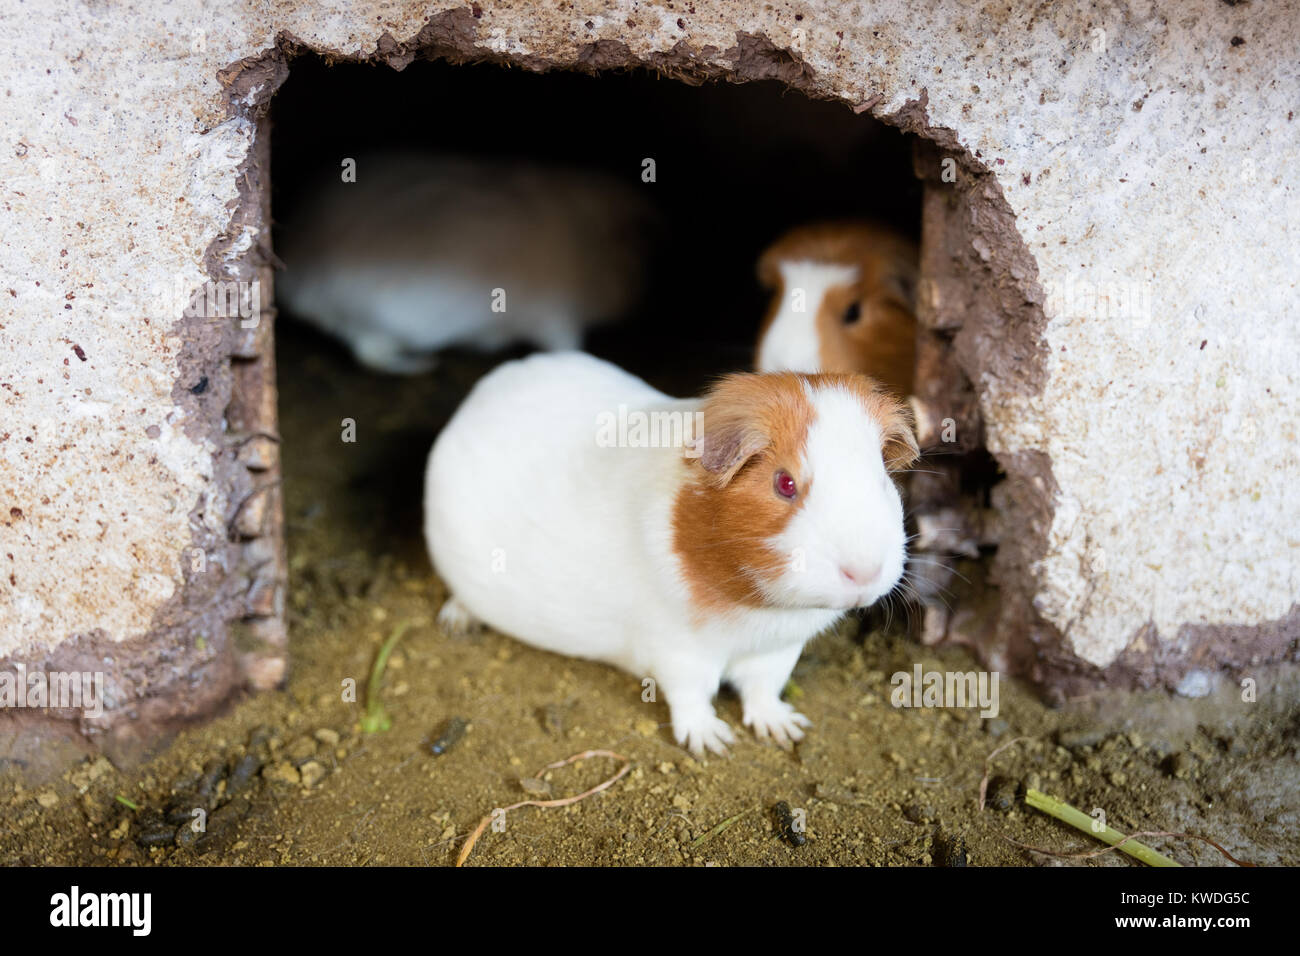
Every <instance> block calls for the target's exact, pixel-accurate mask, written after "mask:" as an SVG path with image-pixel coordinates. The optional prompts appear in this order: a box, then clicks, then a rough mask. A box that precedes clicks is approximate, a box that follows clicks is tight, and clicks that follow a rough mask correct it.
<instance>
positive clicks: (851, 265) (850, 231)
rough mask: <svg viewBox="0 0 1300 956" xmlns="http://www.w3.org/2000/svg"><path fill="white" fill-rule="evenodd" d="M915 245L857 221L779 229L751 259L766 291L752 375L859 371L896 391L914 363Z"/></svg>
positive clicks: (903, 391)
mask: <svg viewBox="0 0 1300 956" xmlns="http://www.w3.org/2000/svg"><path fill="white" fill-rule="evenodd" d="M916 276H917V248H916V244H915V243H913V242H912V241H910V240H909V239H907V238H905V237H903V236H900V235H899V234H897V233H895V232H892V231H890V230H888V229H885V228H882V227H880V226H877V225H873V224H871V223H866V222H824V223H814V224H811V225H807V226H801V227H799V228H797V229H794V230H792V231H791V232H788V233H786V234H785V235H784V236H782V237H781V238H780V239H779V240H777V241H776V242H775V243H773V244H772V246H770V247H769V248H768V249H767V251H765V252H764V253H763V255H762V257H761V258H760V259H759V262H758V278H759V281H760V282H761V283H762V284H763V286H764V288H768V289H771V290H773V296H772V304H771V307H770V308H769V310H768V314H767V317H766V319H765V320H764V322H763V328H762V331H761V333H760V334H759V342H758V353H757V358H756V360H755V366H756V367H757V368H758V370H759V371H761V372H772V371H778V370H781V369H789V370H791V371H796V372H819V371H822V372H863V373H865V374H867V375H870V376H872V377H873V378H875V379H877V380H878V381H881V382H883V383H885V384H886V385H888V386H889V387H890V388H892V389H893V390H894V392H895V393H896V394H897V395H899V396H905V395H908V394H910V392H911V390H912V376H913V370H914V366H915V364H916Z"/></svg>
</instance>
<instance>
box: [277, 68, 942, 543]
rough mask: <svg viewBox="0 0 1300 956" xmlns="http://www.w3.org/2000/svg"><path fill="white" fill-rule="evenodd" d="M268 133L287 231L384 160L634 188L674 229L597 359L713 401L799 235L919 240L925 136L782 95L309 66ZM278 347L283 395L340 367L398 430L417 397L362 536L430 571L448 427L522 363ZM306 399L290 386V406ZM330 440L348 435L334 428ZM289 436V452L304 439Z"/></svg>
mask: <svg viewBox="0 0 1300 956" xmlns="http://www.w3.org/2000/svg"><path fill="white" fill-rule="evenodd" d="M271 120H272V133H273V139H272V177H271V181H272V184H273V192H272V209H273V219H274V222H275V225H276V229H277V230H280V229H282V228H283V226H284V224H285V223H292V222H293V221H294V219H295V217H296V216H299V215H300V214H301V210H302V209H303V208H304V206H305V204H310V203H313V202H318V201H320V199H321V197H322V195H327V194H328V191H330V190H344V189H347V188H348V187H349V184H348V183H346V182H344V181H343V177H342V175H341V165H342V163H343V161H344V160H345V159H348V158H353V159H356V160H357V161H358V163H359V164H360V165H359V166H358V168H357V175H358V176H364V175H365V173H366V171H365V161H366V160H365V158H366V157H368V156H373V155H376V154H380V153H384V152H419V153H422V154H438V155H453V156H460V157H467V158H471V159H510V160H515V159H517V160H522V161H525V162H531V163H539V164H543V165H554V166H557V167H567V168H574V169H580V170H591V171H593V172H603V173H606V174H608V175H610V176H613V177H616V178H620V179H625V180H626V181H627V182H630V183H634V184H637V186H638V188H639V189H641V190H642V191H643V194H644V195H645V196H646V197H647V198H648V199H649V200H650V201H651V203H652V204H653V206H654V209H655V211H656V213H657V216H658V220H659V221H658V224H657V228H656V229H655V235H656V239H655V241H654V244H653V246H652V253H653V254H652V257H651V264H650V274H649V279H648V282H647V283H646V292H645V294H644V295H643V296H642V297H641V300H640V303H639V306H638V307H637V308H636V309H635V310H634V311H633V312H632V313H631V314H630V315H628V316H626V317H625V319H624V320H623V321H620V322H618V323H614V324H609V325H602V326H598V327H596V328H595V329H593V330H591V331H590V333H589V334H588V336H587V338H586V341H585V348H586V349H587V350H588V351H590V352H592V353H594V354H596V355H598V356H601V357H603V358H607V359H609V360H611V361H613V362H615V363H616V364H618V365H620V366H622V367H624V368H626V369H628V370H629V371H631V372H633V373H635V374H637V375H639V376H641V377H643V378H645V379H646V380H648V381H649V382H650V383H651V384H653V385H655V386H656V387H658V388H661V389H663V390H665V391H667V392H669V393H672V394H679V395H690V394H697V393H698V392H699V391H700V390H702V389H703V388H704V387H705V386H706V385H707V384H708V382H709V381H710V380H711V379H713V378H714V377H716V376H717V375H719V374H721V373H725V372H729V371H735V370H744V369H748V368H750V367H752V363H753V360H754V348H755V343H756V340H757V335H758V330H759V324H760V322H761V320H762V317H763V314H764V310H765V307H766V304H767V303H766V298H767V295H768V293H766V292H765V291H764V290H762V289H761V288H760V285H759V283H758V281H757V277H756V273H755V266H756V263H757V260H758V257H759V255H760V253H761V252H762V251H763V249H764V248H765V247H766V246H767V245H769V244H770V243H771V242H772V241H774V240H775V239H776V238H777V237H779V236H780V235H781V234H782V233H784V232H785V231H787V230H788V229H790V228H792V227H794V226H798V225H801V224H804V223H808V222H815V221H819V220H823V219H855V218H865V219H871V220H874V221H877V222H880V223H883V224H887V225H890V226H892V227H894V228H895V229H897V230H899V231H900V232H902V233H904V234H906V235H908V236H909V237H910V238H912V239H913V240H916V239H918V238H919V235H918V234H919V224H920V202H921V188H920V184H919V182H918V181H917V179H916V177H915V176H914V175H913V173H912V169H911V163H912V158H911V153H912V146H911V142H910V137H908V136H907V135H905V134H903V133H901V132H899V131H898V130H895V129H893V128H892V127H889V126H887V125H885V124H883V123H881V122H879V121H877V120H875V119H873V118H871V117H869V116H860V115H855V114H854V113H853V111H852V110H851V109H849V108H848V107H846V106H844V105H843V104H840V103H831V102H822V101H815V100H812V99H809V98H808V97H806V96H803V95H802V94H800V93H797V92H792V91H789V90H788V89H787V88H786V87H784V86H783V85H782V84H779V83H776V82H759V83H747V84H739V85H737V84H729V83H708V84H704V85H702V86H689V85H686V84H684V83H681V82H677V81H674V80H669V79H663V78H659V77H657V76H655V75H654V74H652V73H650V72H647V71H643V70H633V71H627V72H620V73H607V74H602V75H600V76H591V75H585V74H579V73H571V72H563V71H556V72H551V73H547V74H537V73H532V72H527V71H521V70H509V69H504V68H501V67H498V66H493V65H477V66H453V65H450V64H447V63H442V62H428V61H416V62H415V63H413V64H412V65H410V66H409V67H408V68H407V69H406V70H404V71H402V72H400V73H399V72H396V71H393V70H391V69H389V68H388V67H386V66H374V65H366V64H341V65H333V66H330V65H326V64H325V63H324V62H323V61H322V60H320V59H318V58H315V57H306V58H302V59H300V60H297V61H295V62H294V64H293V69H292V71H291V73H290V78H289V80H288V81H287V82H286V83H285V85H284V86H283V88H282V89H281V90H280V92H279V93H277V95H276V98H275V102H274V104H273V112H272V117H271ZM646 160H653V163H654V180H653V181H652V182H645V181H644V178H643V171H644V169H645V162H646ZM277 234H278V232H277ZM276 337H277V355H278V357H277V363H278V367H279V375H280V379H281V381H282V383H284V382H285V381H286V379H287V378H289V377H292V376H297V375H301V374H303V373H304V371H307V370H309V369H310V368H311V367H312V365H313V361H314V360H319V359H322V358H323V357H326V356H328V357H330V358H332V359H339V360H340V362H341V364H342V366H343V367H348V366H349V365H351V366H353V367H348V370H347V372H346V374H345V375H344V376H343V378H339V377H338V375H337V374H335V375H333V376H331V377H330V378H328V379H326V378H324V377H318V378H317V379H315V380H313V385H312V388H311V389H310V394H311V395H312V399H311V401H312V402H313V403H317V402H319V401H320V400H321V398H322V397H323V396H326V395H329V396H335V397H337V398H338V399H339V400H340V401H341V402H342V405H343V406H346V405H347V395H346V393H347V390H349V389H364V390H367V391H369V390H383V391H384V392H385V393H386V394H387V395H389V396H390V397H391V399H392V403H391V405H390V406H389V408H390V412H389V417H390V418H391V417H392V416H393V414H394V412H393V410H394V409H396V408H398V407H401V406H402V402H401V400H400V398H399V396H402V395H404V394H406V393H408V392H411V391H415V392H418V393H419V394H420V395H421V400H420V401H419V402H418V403H417V405H416V408H415V411H414V413H413V414H412V415H411V416H410V417H409V419H408V420H406V421H405V422H404V423H403V425H402V429H401V439H400V440H398V441H395V442H394V443H393V445H392V447H391V450H390V452H389V453H388V454H387V455H385V456H384V458H383V459H382V460H381V461H379V462H377V467H376V469H375V470H374V472H373V473H371V474H369V475H367V476H366V477H365V478H364V481H365V486H364V489H363V492H364V493H363V494H361V495H360V496H359V498H358V504H360V503H361V501H369V500H374V501H382V502H383V510H382V513H367V514H365V515H364V516H363V517H362V521H361V526H360V527H359V528H358V533H359V534H362V535H364V534H366V533H368V532H369V531H372V530H378V531H381V532H382V533H384V534H385V535H402V536H405V539H409V540H404V546H403V551H404V552H405V553H407V554H408V555H409V556H410V557H411V559H412V560H416V555H418V552H419V550H420V548H421V547H422V545H421V541H420V535H419V531H418V529H419V527H420V510H419V509H420V488H421V481H422V469H423V466H424V459H425V455H426V453H427V450H428V448H429V447H430V446H431V444H432V442H433V439H434V437H435V436H436V433H437V430H438V429H439V428H440V427H441V425H442V424H443V423H444V422H445V420H446V418H447V417H448V416H449V415H450V414H451V412H452V411H453V410H454V408H455V404H456V403H457V402H458V401H459V399H460V398H462V397H463V396H464V394H465V391H466V390H467V389H468V387H469V385H470V384H472V382H473V380H474V378H476V377H477V376H478V375H479V374H482V373H483V372H484V371H486V370H487V369H489V368H490V367H491V366H492V365H494V364H496V363H498V362H500V361H503V360H504V359H506V358H509V357H513V356H516V355H519V354H522V352H523V351H524V350H523V349H522V348H515V349H513V350H507V351H505V352H498V353H494V354H491V355H482V354H475V353H473V352H469V351H466V350H461V351H456V350H453V351H452V352H451V353H450V355H444V357H443V359H442V360H441V363H440V365H439V367H438V369H437V370H436V371H435V372H433V373H431V375H430V376H426V377H424V379H425V380H423V381H413V380H411V379H407V378H404V377H401V376H385V375H380V374H373V373H371V372H368V371H366V370H365V369H362V368H360V367H355V363H350V359H349V357H348V355H347V352H346V349H345V348H343V347H342V346H341V345H339V344H338V343H336V342H335V341H333V340H332V339H330V338H328V337H326V336H324V335H322V334H320V333H319V332H317V331H316V330H315V329H314V328H312V327H310V326H307V325H304V324H303V323H301V322H298V321H295V317H294V316H293V315H292V314H290V313H288V312H284V313H282V315H281V321H280V322H279V324H278V326H277V330H276ZM294 394H295V390H294V389H293V388H292V387H289V388H285V387H284V386H283V384H282V404H283V402H286V401H290V400H292V398H293V396H294ZM286 417H288V418H292V416H286ZM328 429H329V431H330V432H331V434H333V433H335V432H337V428H334V423H333V422H330V423H328ZM284 437H285V441H286V443H287V447H289V448H293V447H294V445H295V442H296V440H297V439H296V436H294V435H292V434H287V435H285V436H284ZM289 472H290V474H288V475H287V476H286V477H287V481H288V489H287V490H288V493H289V497H290V504H292V499H293V497H294V496H293V482H292V479H293V476H292V473H291V472H292V469H291V468H290V469H289ZM365 510H367V511H369V510H370V509H368V508H367V509H365ZM289 519H290V522H289V535H290V538H291V539H292V536H293V532H294V520H293V515H292V514H290V515H289ZM389 542H390V544H391V543H392V539H391V538H390V539H389ZM407 545H409V547H407Z"/></svg>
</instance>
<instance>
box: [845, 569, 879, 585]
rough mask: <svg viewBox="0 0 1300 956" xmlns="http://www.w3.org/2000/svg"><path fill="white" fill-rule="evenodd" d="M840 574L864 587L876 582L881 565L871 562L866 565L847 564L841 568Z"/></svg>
mask: <svg viewBox="0 0 1300 956" xmlns="http://www.w3.org/2000/svg"><path fill="white" fill-rule="evenodd" d="M840 574H842V575H844V576H845V577H846V578H848V579H849V581H850V582H851V583H853V584H856V585H858V586H859V587H862V586H865V585H868V584H874V583H875V582H876V579H877V578H879V577H880V565H878V564H871V565H866V566H859V567H850V566H849V565H847V564H846V565H844V566H842V567H841V568H840Z"/></svg>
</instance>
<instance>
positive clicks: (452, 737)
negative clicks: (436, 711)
mask: <svg viewBox="0 0 1300 956" xmlns="http://www.w3.org/2000/svg"><path fill="white" fill-rule="evenodd" d="M468 726H469V723H468V722H467V721H466V720H465V718H464V717H453V718H451V719H450V720H448V721H447V723H446V725H444V726H443V728H442V733H440V734H438V736H437V738H436V739H435V740H434V741H433V743H432V744H430V745H429V749H430V750H431V751H433V755H434V756H435V757H438V756H441V755H442V754H445V753H446V752H447V751H448V750H450V749H451V748H452V747H454V746H456V744H457V743H459V742H460V739H461V738H462V737H464V736H465V728H466V727H468Z"/></svg>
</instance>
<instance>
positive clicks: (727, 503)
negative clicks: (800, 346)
mask: <svg viewBox="0 0 1300 956" xmlns="http://www.w3.org/2000/svg"><path fill="white" fill-rule="evenodd" d="M807 385H812V386H813V387H814V388H819V387H826V386H840V387H843V388H847V389H848V390H850V391H851V392H852V393H853V394H854V395H856V396H858V397H859V399H860V400H861V402H862V405H863V408H864V409H866V411H867V414H868V415H870V416H871V417H872V418H873V419H874V420H875V421H876V422H877V423H878V424H879V426H880V430H881V434H882V435H883V436H884V440H883V448H882V449H881V453H882V455H883V457H884V459H885V463H886V465H887V467H888V468H889V469H890V470H891V471H897V470H899V469H901V468H906V467H907V466H908V465H910V464H911V463H912V461H914V460H915V458H916V456H917V453H918V452H917V447H916V439H915V438H914V437H913V435H912V427H911V419H910V417H909V412H908V410H907V408H906V407H905V406H904V405H903V404H902V403H901V402H899V401H898V400H897V399H896V398H894V397H893V396H892V395H890V394H889V393H888V392H887V391H886V390H885V388H884V387H883V386H881V385H880V384H879V383H878V382H875V381H873V380H871V379H869V378H867V377H866V376H864V375H847V374H842V373H838V374H831V373H825V374H817V375H803V374H797V373H795V372H771V373H767V374H739V375H730V376H727V377H726V378H724V379H723V380H722V381H721V382H719V383H718V384H717V385H716V386H714V388H712V389H711V390H710V391H709V393H708V394H707V395H706V396H705V401H704V405H703V413H704V418H703V436H702V438H701V442H700V447H699V457H698V458H696V459H690V460H688V462H687V483H686V484H685V485H684V486H683V487H682V488H681V489H680V490H679V491H678V493H677V500H676V502H675V503H674V506H673V519H672V520H673V549H674V550H675V551H676V552H677V554H679V555H680V556H681V559H682V566H683V569H684V572H685V576H686V582H687V586H688V587H689V589H690V592H691V597H692V599H693V600H694V601H695V603H696V605H697V606H699V607H700V608H702V609H708V610H723V609H726V608H728V607H735V606H741V607H763V606H765V604H766V602H765V600H764V598H763V595H762V593H761V592H760V591H759V589H758V581H757V580H756V579H758V578H763V579H771V578H774V577H776V576H777V575H778V574H780V573H781V566H782V564H783V563H784V561H785V560H786V559H785V557H784V556H782V555H779V554H777V553H775V552H773V551H772V550H770V549H769V548H768V547H767V544H766V542H767V541H769V540H770V539H772V538H773V537H775V536H776V535H778V534H780V533H781V531H782V530H783V529H784V528H785V526H786V524H787V523H788V522H789V521H790V519H791V517H792V516H793V515H794V514H795V513H796V512H797V511H798V510H799V509H800V508H802V507H803V503H804V501H805V500H806V498H807V496H808V495H809V494H810V493H811V491H812V486H813V478H812V476H811V475H809V474H806V473H805V471H804V466H803V453H804V445H805V443H806V441H807V438H808V427H809V425H810V424H811V423H812V420H813V414H814V410H813V406H812V403H811V402H810V401H809V398H808V394H807V392H806V391H805V388H806V387H807ZM781 470H784V471H787V472H789V473H790V475H791V476H792V477H793V478H794V480H795V484H796V486H797V488H798V492H797V494H796V496H795V498H794V499H787V498H783V497H781V496H780V495H779V494H777V492H776V489H775V484H774V482H775V478H776V473H777V472H778V471H781Z"/></svg>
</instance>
